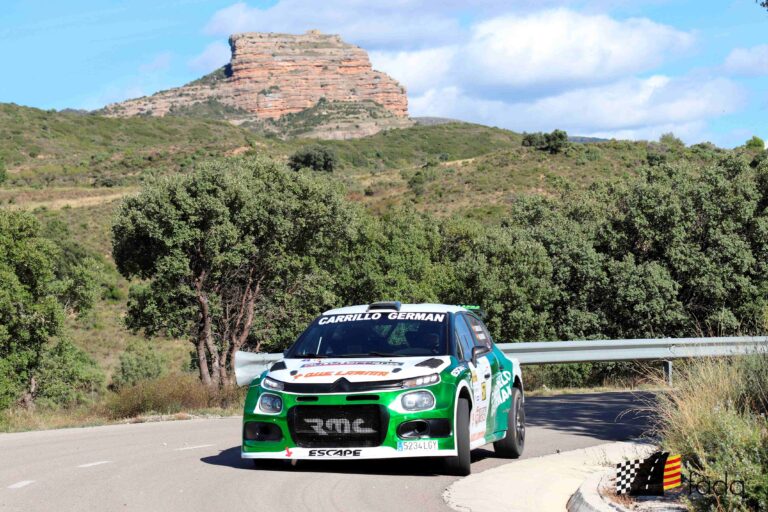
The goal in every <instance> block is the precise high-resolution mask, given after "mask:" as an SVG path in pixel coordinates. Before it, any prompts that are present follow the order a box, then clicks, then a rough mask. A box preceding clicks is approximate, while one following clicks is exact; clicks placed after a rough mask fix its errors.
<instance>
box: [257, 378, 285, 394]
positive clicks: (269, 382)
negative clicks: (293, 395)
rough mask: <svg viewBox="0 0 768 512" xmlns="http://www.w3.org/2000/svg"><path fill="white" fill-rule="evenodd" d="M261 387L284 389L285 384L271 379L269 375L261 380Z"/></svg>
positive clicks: (276, 389)
mask: <svg viewBox="0 0 768 512" xmlns="http://www.w3.org/2000/svg"><path fill="white" fill-rule="evenodd" d="M261 387H263V388H264V389H272V390H274V391H282V390H283V388H284V387H285V386H283V383H282V382H280V381H277V380H275V379H270V378H269V377H264V379H263V380H262V381H261Z"/></svg>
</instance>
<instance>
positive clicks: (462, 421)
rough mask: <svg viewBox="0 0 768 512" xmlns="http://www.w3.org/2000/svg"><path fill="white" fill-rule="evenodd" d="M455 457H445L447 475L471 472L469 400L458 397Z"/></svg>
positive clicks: (460, 474) (464, 474) (463, 474)
mask: <svg viewBox="0 0 768 512" xmlns="http://www.w3.org/2000/svg"><path fill="white" fill-rule="evenodd" d="M454 442H455V443H456V451H457V452H458V453H457V455H456V456H455V457H446V458H445V470H446V473H448V474H449V475H456V476H467V475H468V474H470V473H471V472H472V466H471V464H470V463H471V460H470V450H469V400H467V399H466V398H459V403H458V405H457V407H456V432H454Z"/></svg>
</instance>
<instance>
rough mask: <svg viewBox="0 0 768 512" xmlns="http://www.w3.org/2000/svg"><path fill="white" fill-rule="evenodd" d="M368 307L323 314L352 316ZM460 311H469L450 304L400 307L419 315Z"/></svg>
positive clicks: (334, 310) (363, 306) (358, 306)
mask: <svg viewBox="0 0 768 512" xmlns="http://www.w3.org/2000/svg"><path fill="white" fill-rule="evenodd" d="M368 306H369V305H368V304H360V305H357V306H347V307H344V308H336V309H329V310H328V311H325V312H324V313H323V314H324V315H351V314H354V313H366V312H367V311H368ZM378 311H388V310H384V309H379V310H378ZM391 311H395V309H394V308H392V310H391ZM458 311H467V310H466V309H465V308H463V307H461V306H452V305H450V304H429V303H423V304H401V305H400V312H401V313H417V312H423V313H456V312H458Z"/></svg>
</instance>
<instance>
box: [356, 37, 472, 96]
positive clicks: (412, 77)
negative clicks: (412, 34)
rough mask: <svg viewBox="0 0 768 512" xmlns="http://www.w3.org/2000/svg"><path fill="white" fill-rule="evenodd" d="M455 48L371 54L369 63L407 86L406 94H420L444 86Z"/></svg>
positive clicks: (452, 63) (446, 47) (451, 65)
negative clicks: (435, 86) (438, 85)
mask: <svg viewBox="0 0 768 512" xmlns="http://www.w3.org/2000/svg"><path fill="white" fill-rule="evenodd" d="M456 51H457V49H456V47H453V46H444V47H438V48H428V49H426V50H415V51H404V52H380V51H375V52H370V54H369V55H370V58H371V63H372V64H373V67H374V68H375V69H377V70H379V71H384V72H385V73H387V74H389V75H391V76H393V77H396V78H397V80H399V81H401V82H402V83H404V84H406V86H407V88H408V93H409V94H420V93H422V92H424V91H426V90H427V89H429V88H431V87H434V85H435V84H436V83H444V82H445V80H446V79H447V78H448V76H447V75H448V74H449V73H450V72H451V68H452V67H453V66H454V62H453V59H454V56H455V55H456Z"/></svg>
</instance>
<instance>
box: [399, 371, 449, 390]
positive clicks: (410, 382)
mask: <svg viewBox="0 0 768 512" xmlns="http://www.w3.org/2000/svg"><path fill="white" fill-rule="evenodd" d="M438 382H440V375H438V374H437V373H433V374H432V375H426V376H424V377H414V378H413V379H405V380H404V381H403V387H404V388H417V387H419V386H429V385H432V384H437V383H438Z"/></svg>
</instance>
